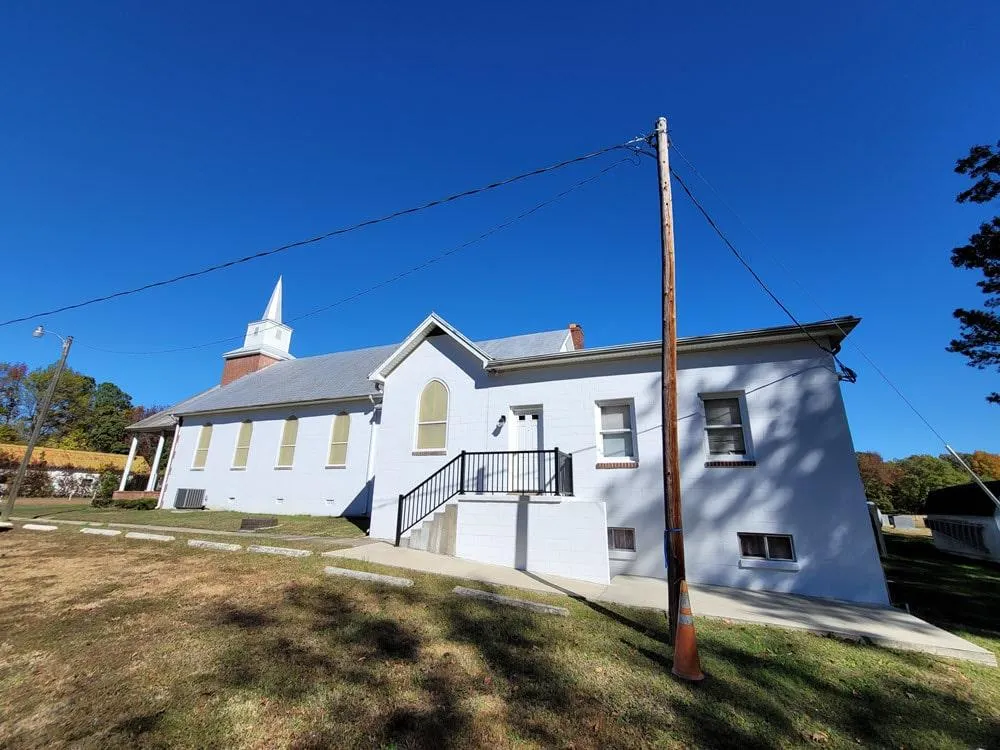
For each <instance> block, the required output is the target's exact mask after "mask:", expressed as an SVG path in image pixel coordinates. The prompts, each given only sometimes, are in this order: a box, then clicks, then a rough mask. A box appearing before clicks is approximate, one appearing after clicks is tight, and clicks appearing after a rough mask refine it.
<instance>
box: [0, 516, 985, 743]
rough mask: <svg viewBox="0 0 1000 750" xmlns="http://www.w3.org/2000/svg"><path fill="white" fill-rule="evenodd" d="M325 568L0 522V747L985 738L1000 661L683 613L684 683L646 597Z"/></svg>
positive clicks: (965, 740)
mask: <svg viewBox="0 0 1000 750" xmlns="http://www.w3.org/2000/svg"><path fill="white" fill-rule="evenodd" d="M323 563H324V561H322V560H321V559H317V558H315V557H313V558H306V559H285V558H272V557H266V556H257V555H248V554H223V553H212V552H206V551H199V550H192V549H189V548H187V547H185V546H183V545H181V544H173V545H162V546H160V545H157V546H153V545H148V546H142V545H139V544H135V543H129V542H127V541H126V540H122V539H120V538H117V539H100V538H87V537H85V536H83V535H77V534H68V533H52V534H50V535H45V536H41V535H39V536H30V535H26V534H16V535H15V534H8V535H4V536H0V582H2V583H0V634H2V635H0V639H2V640H0V706H3V710H2V711H0V746H3V747H5V748H6V747H9V748H29V747H30V748H34V747H56V748H59V747H74V748H77V747H78V748H116V747H122V748H125V747H128V748H133V747H190V748H213V747H219V748H222V747H225V748H229V747H236V748H272V747H289V748H331V747H336V748H352V747H364V748H368V747H397V748H465V747H470V748H480V747H491V748H508V747H529V748H531V747H537V748H549V747H574V748H605V747H629V748H636V747H692V746H693V747H732V746H739V747H748V748H765V747H767V748H771V747H795V746H809V745H814V744H822V745H824V746H828V747H854V748H856V747H858V746H880V747H881V746H891V747H900V746H905V747H907V748H919V747H927V748H940V747H964V748H967V747H990V746H991V745H990V743H991V742H992V743H995V742H996V738H997V737H998V736H1000V676H998V670H990V669H987V668H984V667H977V666H975V665H967V664H958V663H951V662H948V661H945V660H935V659H932V658H929V657H924V656H921V655H917V654H896V653H892V652H888V651H884V650H878V649H874V648H870V647H865V646H854V645H849V644H844V643H840V642H837V641H833V640H828V639H821V638H817V637H813V636H810V635H807V634H802V633H791V632H783V631H779V630H774V629H768V628H757V627H753V626H727V625H724V624H722V623H716V622H708V621H699V622H698V628H699V637H700V640H701V645H702V660H703V664H704V667H705V669H706V671H707V672H708V674H709V679H708V680H706V682H705V683H703V684H702V685H700V686H691V685H686V684H682V683H678V682H676V681H674V680H673V679H672V678H671V677H670V676H669V663H670V648H669V646H667V645H666V644H665V638H664V636H665V623H664V618H663V615H662V614H661V613H657V612H651V611H644V610H630V609H627V608H620V607H591V606H588V605H586V604H584V603H580V602H574V601H571V600H567V599H566V598H562V597H555V596H541V595H537V594H534V593H532V594H530V597H531V598H533V599H537V600H539V601H547V602H551V603H557V604H560V605H562V606H568V607H569V608H570V610H571V615H570V617H568V618H554V617H546V616H544V615H536V614H533V613H530V612H526V611H524V610H519V609H513V608H508V607H500V606H495V605H491V604H488V603H485V602H480V601H474V600H469V599H463V598H459V597H455V596H454V595H452V594H451V592H450V589H451V587H452V586H454V584H455V581H454V580H451V579H444V578H437V577H433V576H425V575H414V576H413V578H414V581H415V585H414V586H413V588H411V589H391V588H387V587H379V586H377V585H373V584H370V583H365V582H357V581H351V580H348V579H339V578H337V579H331V578H327V577H325V576H323V575H322V567H323ZM345 564H349V565H357V566H358V567H364V568H366V569H375V570H378V568H373V567H372V566H367V565H364V564H356V563H351V562H345ZM380 572H392V571H385V570H381V571H380ZM497 591H498V592H499V593H506V594H515V593H516V594H518V595H520V596H522V597H523V596H527V594H525V593H524V592H512V591H510V590H503V589H497ZM993 645H994V647H995V648H996V647H997V646H998V644H997V643H996V642H993ZM997 650H998V651H1000V648H997ZM859 743H860V745H859Z"/></svg>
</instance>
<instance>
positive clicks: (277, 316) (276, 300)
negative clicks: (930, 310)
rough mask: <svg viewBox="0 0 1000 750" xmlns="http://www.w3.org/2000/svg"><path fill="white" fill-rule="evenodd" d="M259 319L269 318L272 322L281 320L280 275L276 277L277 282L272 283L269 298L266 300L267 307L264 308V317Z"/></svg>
mask: <svg viewBox="0 0 1000 750" xmlns="http://www.w3.org/2000/svg"><path fill="white" fill-rule="evenodd" d="M261 320H270V321H272V322H274V323H280V322H281V277H280V276H279V277H278V283H277V284H275V285H274V291H273V292H271V299H269V300H268V301H267V308H266V309H265V310H264V317H263V318H261Z"/></svg>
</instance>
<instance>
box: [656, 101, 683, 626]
mask: <svg viewBox="0 0 1000 750" xmlns="http://www.w3.org/2000/svg"><path fill="white" fill-rule="evenodd" d="M656 161H657V166H658V170H657V171H658V174H659V178H660V243H661V245H662V248H663V361H662V369H661V376H662V379H663V394H662V398H661V401H662V407H663V414H662V420H663V426H662V431H663V505H664V518H665V521H666V524H667V528H666V545H667V549H666V558H667V586H668V589H669V596H670V600H669V608H668V617H669V623H670V642H671V643H674V644H676V643H677V614H678V611H679V610H678V608H679V606H680V599H681V582H682V581H683V580H684V533H683V530H682V527H683V519H682V517H681V471H680V458H679V457H678V442H677V299H676V294H675V288H674V275H675V274H674V212H673V207H672V202H671V200H672V199H671V194H670V160H669V157H668V156H667V118H665V117H661V118H659V119H658V120H657V121H656Z"/></svg>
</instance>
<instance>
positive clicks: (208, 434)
mask: <svg viewBox="0 0 1000 750" xmlns="http://www.w3.org/2000/svg"><path fill="white" fill-rule="evenodd" d="M211 442H212V425H211V424H203V425H202V426H201V432H199V433H198V445H197V447H196V448H195V449H194V463H193V464H191V466H192V468H195V469H204V468H205V462H206V461H207V460H208V446H209V445H210V444H211Z"/></svg>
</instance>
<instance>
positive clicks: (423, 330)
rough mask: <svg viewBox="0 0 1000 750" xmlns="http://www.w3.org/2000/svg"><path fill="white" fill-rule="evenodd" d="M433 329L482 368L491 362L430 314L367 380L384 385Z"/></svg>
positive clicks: (480, 350) (440, 318)
mask: <svg viewBox="0 0 1000 750" xmlns="http://www.w3.org/2000/svg"><path fill="white" fill-rule="evenodd" d="M435 327H437V328H440V329H441V330H442V331H444V332H445V333H446V334H447V335H449V336H451V338H453V339H454V340H455V341H457V342H458V344H459V345H460V346H462V347H463V348H464V349H466V350H467V351H468V352H469V353H470V354H472V355H473V356H474V357H476V358H477V359H479V360H480V361H481V362H482V364H483V367H486V366H487V365H488V364H489V363H490V362H491V361H492V360H491V359H490V357H489V355H488V354H486V352H484V351H483V350H482V349H480V348H479V347H478V346H477V345H476V344H475V343H474V342H473V341H471V340H470V339H469V338H468V337H466V336H465V334H463V333H462V332H461V331H459V330H458V329H457V328H455V327H454V326H453V325H451V324H450V323H449V322H448V321H446V320H445V319H444V318H442V317H441V316H440V315H438V314H437V313H433V312H432V313H431V314H430V315H428V316H427V317H426V318H424V320H423V322H422V323H421V324H420V325H418V326H417V327H416V328H415V329H413V332H412V333H410V335H409V336H407V337H406V340H405V341H403V343H402V344H400V345H399V346H398V347H397V348H396V350H395V351H394V352H393V353H392V354H390V355H389V356H388V357H387V358H386V359H385V361H383V362H382V363H381V364H380V365H379V366H378V367H376V368H375V369H374V370H372V372H371V373H370V374H369V376H368V379H369V380H371V381H374V382H376V383H384V382H385V379H386V378H387V377H388V376H389V373H391V372H392V371H393V370H395V369H396V367H398V366H399V364H400V363H401V362H402V361H403V360H404V359H406V358H407V357H408V356H410V354H412V353H413V351H414V350H415V349H416V348H417V347H418V346H420V344H421V343H422V342H423V341H424V340H425V339H426V338H427V334H428V333H429V332H430V331H431V330H433V329H434V328H435Z"/></svg>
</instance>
